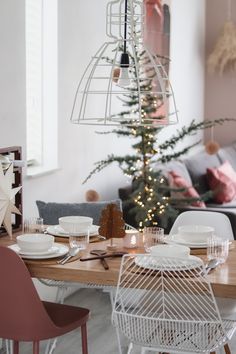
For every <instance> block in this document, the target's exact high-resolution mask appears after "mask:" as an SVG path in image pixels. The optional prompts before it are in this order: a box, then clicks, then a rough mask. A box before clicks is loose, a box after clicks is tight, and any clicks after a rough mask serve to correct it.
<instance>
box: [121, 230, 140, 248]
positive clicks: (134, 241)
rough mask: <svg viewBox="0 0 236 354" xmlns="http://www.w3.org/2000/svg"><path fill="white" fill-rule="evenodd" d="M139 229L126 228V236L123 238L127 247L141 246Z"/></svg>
mask: <svg viewBox="0 0 236 354" xmlns="http://www.w3.org/2000/svg"><path fill="white" fill-rule="evenodd" d="M139 238H140V236H139V231H137V230H126V231H125V237H124V239H123V242H124V247H125V248H137V247H139V243H140V240H139Z"/></svg>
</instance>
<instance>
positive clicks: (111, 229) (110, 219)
mask: <svg viewBox="0 0 236 354" xmlns="http://www.w3.org/2000/svg"><path fill="white" fill-rule="evenodd" d="M98 232H99V235H101V236H104V237H106V239H110V240H111V242H110V245H108V246H107V249H108V250H110V251H111V250H112V251H114V250H115V249H116V248H117V245H116V244H114V243H113V238H122V237H124V236H125V222H124V219H123V214H122V212H121V211H120V210H119V209H118V207H117V205H116V204H108V205H107V206H106V208H105V209H103V211H102V215H101V219H100V227H99V230H98Z"/></svg>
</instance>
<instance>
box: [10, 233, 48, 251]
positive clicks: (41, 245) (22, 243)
mask: <svg viewBox="0 0 236 354" xmlns="http://www.w3.org/2000/svg"><path fill="white" fill-rule="evenodd" d="M16 242H17V244H18V246H19V247H20V249H21V250H22V251H24V252H35V251H40V252H44V251H47V250H49V249H50V248H51V247H52V246H53V243H54V237H53V236H51V235H45V234H25V235H20V236H17V238H16Z"/></svg>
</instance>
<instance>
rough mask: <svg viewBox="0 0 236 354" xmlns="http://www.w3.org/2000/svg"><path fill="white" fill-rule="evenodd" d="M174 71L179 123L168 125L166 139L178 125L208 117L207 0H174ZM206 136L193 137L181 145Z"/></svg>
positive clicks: (172, 37) (172, 79) (172, 34)
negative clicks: (205, 54) (206, 85)
mask: <svg viewBox="0 0 236 354" xmlns="http://www.w3.org/2000/svg"><path fill="white" fill-rule="evenodd" d="M170 6H171V7H170V8H171V38H170V40H171V52H170V58H171V66H170V68H171V72H170V80H171V83H172V86H173V89H174V93H175V99H176V104H177V109H178V111H179V124H178V125H175V126H173V127H168V128H167V129H164V130H163V131H162V133H161V135H160V139H161V140H166V139H167V138H168V137H169V136H170V135H172V133H173V132H175V131H176V129H179V128H181V127H182V126H184V125H189V123H190V122H191V121H192V119H196V120H197V121H202V120H203V119H204V75H205V72H204V67H205V64H204V46H205V42H204V39H205V1H204V0H171V1H170ZM202 137H203V133H202V132H199V133H198V134H197V135H196V137H194V138H193V137H189V138H188V139H186V140H185V141H184V143H181V144H180V145H179V147H180V148H181V147H183V146H185V145H189V144H191V143H192V142H194V141H198V140H199V138H202Z"/></svg>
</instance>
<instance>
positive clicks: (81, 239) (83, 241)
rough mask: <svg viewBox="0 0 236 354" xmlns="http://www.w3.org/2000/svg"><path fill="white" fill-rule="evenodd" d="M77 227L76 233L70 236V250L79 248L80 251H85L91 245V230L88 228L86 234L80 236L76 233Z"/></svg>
mask: <svg viewBox="0 0 236 354" xmlns="http://www.w3.org/2000/svg"><path fill="white" fill-rule="evenodd" d="M76 227H77V225H75V228H74V230H75V232H71V233H70V236H69V245H70V248H77V249H80V250H84V249H86V248H87V247H88V244H89V236H90V229H89V227H88V228H87V231H85V232H84V234H78V232H76ZM72 230H73V227H72Z"/></svg>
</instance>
